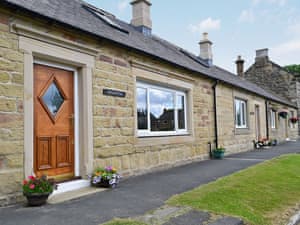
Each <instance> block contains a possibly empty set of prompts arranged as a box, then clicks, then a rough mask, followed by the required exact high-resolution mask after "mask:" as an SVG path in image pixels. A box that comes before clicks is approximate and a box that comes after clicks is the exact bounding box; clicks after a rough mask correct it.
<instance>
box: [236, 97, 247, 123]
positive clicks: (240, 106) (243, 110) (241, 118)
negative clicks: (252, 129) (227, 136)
mask: <svg viewBox="0 0 300 225" xmlns="http://www.w3.org/2000/svg"><path fill="white" fill-rule="evenodd" d="M235 127H236V128H247V105H246V101H244V100H240V99H235Z"/></svg>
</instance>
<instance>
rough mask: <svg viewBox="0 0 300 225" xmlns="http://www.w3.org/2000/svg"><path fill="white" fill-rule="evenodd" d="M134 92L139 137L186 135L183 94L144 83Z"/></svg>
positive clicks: (184, 96)
mask: <svg viewBox="0 0 300 225" xmlns="http://www.w3.org/2000/svg"><path fill="white" fill-rule="evenodd" d="M136 91H137V124H138V126H137V128H138V135H139V136H152V135H154V136H158V135H176V134H186V133H187V124H186V121H187V118H186V108H187V107H186V104H187V103H186V93H185V92H183V91H178V90H174V89H170V88H164V87H160V86H156V85H151V84H146V83H137V89H136Z"/></svg>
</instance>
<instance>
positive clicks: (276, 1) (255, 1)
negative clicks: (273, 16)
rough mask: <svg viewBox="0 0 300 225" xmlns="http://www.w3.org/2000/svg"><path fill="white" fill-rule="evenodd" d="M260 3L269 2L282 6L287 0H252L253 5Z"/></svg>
mask: <svg viewBox="0 0 300 225" xmlns="http://www.w3.org/2000/svg"><path fill="white" fill-rule="evenodd" d="M260 3H269V4H276V5H279V6H284V5H285V4H286V3H287V0H252V4H253V5H258V4H260Z"/></svg>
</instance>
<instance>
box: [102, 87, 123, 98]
mask: <svg viewBox="0 0 300 225" xmlns="http://www.w3.org/2000/svg"><path fill="white" fill-rule="evenodd" d="M103 95H109V96H114V97H120V98H125V96H126V92H124V91H117V90H111V89H103Z"/></svg>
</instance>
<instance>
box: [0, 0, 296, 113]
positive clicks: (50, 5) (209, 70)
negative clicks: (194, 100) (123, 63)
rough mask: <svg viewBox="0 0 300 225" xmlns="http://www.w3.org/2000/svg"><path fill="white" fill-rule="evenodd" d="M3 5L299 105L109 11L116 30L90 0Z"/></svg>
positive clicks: (11, 0) (7, 1)
mask: <svg viewBox="0 0 300 225" xmlns="http://www.w3.org/2000/svg"><path fill="white" fill-rule="evenodd" d="M1 4H2V5H6V6H8V7H15V8H18V9H19V10H20V9H22V10H24V11H26V12H31V13H33V14H35V15H38V16H41V17H44V18H45V19H50V20H53V21H56V22H58V23H62V24H64V25H68V26H71V27H73V28H76V29H80V30H81V31H84V32H87V33H89V34H92V35H96V36H97V37H99V38H104V39H107V40H110V41H113V42H115V43H118V44H120V45H122V46H126V47H127V48H130V49H135V50H137V51H140V52H143V53H145V54H148V55H151V56H154V57H156V58H158V59H162V60H164V61H167V62H169V63H172V64H176V65H177V66H180V67H184V68H186V69H189V70H191V71H194V72H198V73H201V74H202V75H206V76H208V77H210V78H213V79H217V80H220V81H222V82H224V83H227V84H230V85H232V86H235V87H238V88H242V89H244V90H247V91H249V92H252V93H255V94H258V95H260V96H263V97H266V98H267V99H269V100H273V101H276V102H279V103H282V104H285V105H288V106H291V107H296V105H295V104H294V103H291V102H289V101H288V100H286V99H282V98H280V97H278V96H276V95H274V94H273V93H270V92H267V91H265V90H264V89H262V88H260V87H258V86H256V85H255V84H253V83H250V82H249V81H246V80H244V79H241V78H240V77H238V76H236V75H234V74H232V73H230V72H228V71H226V70H223V69H221V68H219V67H217V66H212V67H208V65H207V64H206V62H205V61H204V60H202V59H201V58H199V57H197V56H195V55H193V54H191V53H189V52H187V51H185V50H183V49H181V48H180V47H178V46H175V45H173V44H171V43H169V42H168V41H165V40H163V39H161V38H159V37H157V36H155V35H152V36H150V37H147V36H145V35H143V34H142V33H140V32H139V31H137V30H136V29H135V27H134V26H132V25H130V24H128V23H125V22H123V21H120V20H118V19H117V18H115V17H114V16H113V15H111V14H107V17H109V19H111V20H112V21H113V22H114V23H117V24H118V25H119V26H120V27H121V28H122V29H116V27H113V26H111V25H110V24H109V23H107V22H105V21H103V20H101V19H100V18H99V17H97V15H95V14H94V13H93V12H92V11H90V10H87V8H86V5H87V3H86V2H84V1H82V0H1V1H0V5H1ZM103 12H104V11H103ZM104 13H105V12H104Z"/></svg>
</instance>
